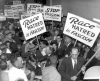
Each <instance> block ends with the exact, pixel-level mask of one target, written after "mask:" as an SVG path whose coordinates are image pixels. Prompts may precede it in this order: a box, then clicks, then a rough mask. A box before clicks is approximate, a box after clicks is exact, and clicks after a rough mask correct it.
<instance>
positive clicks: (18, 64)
mask: <svg viewBox="0 0 100 81" xmlns="http://www.w3.org/2000/svg"><path fill="white" fill-rule="evenodd" d="M13 65H14V66H15V67H16V68H23V66H24V65H23V59H22V58H21V57H16V59H15V60H14V62H13Z"/></svg>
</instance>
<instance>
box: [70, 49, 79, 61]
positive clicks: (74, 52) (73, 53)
mask: <svg viewBox="0 0 100 81" xmlns="http://www.w3.org/2000/svg"><path fill="white" fill-rule="evenodd" d="M78 55H79V50H78V48H77V47H73V48H72V49H71V57H72V59H74V60H76V59H77V58H78Z"/></svg>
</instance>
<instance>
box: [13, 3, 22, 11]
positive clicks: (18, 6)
mask: <svg viewBox="0 0 100 81" xmlns="http://www.w3.org/2000/svg"><path fill="white" fill-rule="evenodd" d="M15 6H16V7H17V9H18V11H19V12H23V11H24V4H18V5H15Z"/></svg>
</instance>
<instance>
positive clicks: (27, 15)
mask: <svg viewBox="0 0 100 81" xmlns="http://www.w3.org/2000/svg"><path fill="white" fill-rule="evenodd" d="M28 17H30V15H29V14H23V15H21V19H25V18H28Z"/></svg>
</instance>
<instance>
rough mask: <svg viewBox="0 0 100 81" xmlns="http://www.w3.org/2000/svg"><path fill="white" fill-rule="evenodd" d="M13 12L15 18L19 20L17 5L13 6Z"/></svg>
mask: <svg viewBox="0 0 100 81" xmlns="http://www.w3.org/2000/svg"><path fill="white" fill-rule="evenodd" d="M11 8H12V12H13V18H14V19H19V11H18V8H17V6H16V5H12V6H11Z"/></svg>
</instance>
